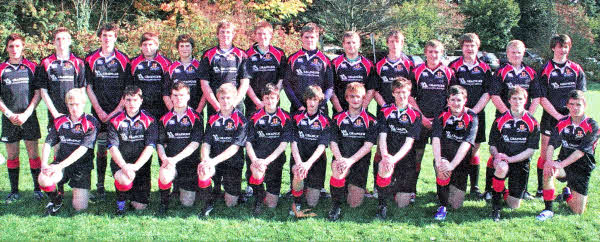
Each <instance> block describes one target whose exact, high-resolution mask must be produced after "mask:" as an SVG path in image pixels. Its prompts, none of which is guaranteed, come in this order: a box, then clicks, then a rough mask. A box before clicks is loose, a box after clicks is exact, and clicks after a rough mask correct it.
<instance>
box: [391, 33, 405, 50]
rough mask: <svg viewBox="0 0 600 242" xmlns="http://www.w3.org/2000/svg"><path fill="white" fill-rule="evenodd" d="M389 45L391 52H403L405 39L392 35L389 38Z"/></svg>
mask: <svg viewBox="0 0 600 242" xmlns="http://www.w3.org/2000/svg"><path fill="white" fill-rule="evenodd" d="M387 46H388V51H389V52H390V53H399V52H402V48H404V41H402V40H401V39H400V38H398V37H396V36H392V37H390V38H388V40H387Z"/></svg>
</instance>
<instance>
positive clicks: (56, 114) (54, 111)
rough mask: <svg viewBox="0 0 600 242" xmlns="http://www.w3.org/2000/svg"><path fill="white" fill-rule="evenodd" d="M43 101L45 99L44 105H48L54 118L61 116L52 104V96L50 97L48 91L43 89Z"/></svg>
mask: <svg viewBox="0 0 600 242" xmlns="http://www.w3.org/2000/svg"><path fill="white" fill-rule="evenodd" d="M41 93H42V99H44V103H46V107H47V108H48V111H50V114H51V115H52V117H54V118H56V117H57V116H58V114H59V112H58V110H56V107H54V103H53V102H52V99H50V95H48V91H47V90H46V89H42V92H41Z"/></svg>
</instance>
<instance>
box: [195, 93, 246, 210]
mask: <svg viewBox="0 0 600 242" xmlns="http://www.w3.org/2000/svg"><path fill="white" fill-rule="evenodd" d="M236 95H237V89H236V88H235V86H234V85H233V84H231V83H229V82H226V83H224V84H223V85H221V86H220V87H219V88H218V89H217V99H218V101H219V106H220V107H221V110H219V112H218V113H216V114H214V115H212V116H210V118H209V119H208V125H207V126H206V133H205V135H204V138H203V141H202V151H201V152H202V153H201V156H200V160H201V162H200V164H199V165H198V169H197V171H198V187H200V191H201V195H202V196H203V197H204V198H205V199H206V204H205V206H204V209H203V210H202V213H201V214H199V215H198V216H199V217H206V216H209V215H210V212H211V211H212V210H213V208H214V198H213V197H212V194H211V192H210V188H211V187H210V185H211V178H212V179H213V180H216V179H219V180H220V179H221V178H222V179H223V180H222V181H215V183H216V184H223V187H224V188H225V205H227V207H233V206H235V205H236V204H237V202H238V198H239V196H240V193H241V189H242V187H241V186H242V169H243V168H244V157H243V155H244V150H243V148H240V147H244V145H246V139H247V126H248V124H247V123H248V121H247V120H246V117H244V114H242V112H240V111H239V110H238V109H236V108H235V107H234V105H236V100H237V97H236ZM215 173H218V174H221V175H222V176H216V177H213V175H215ZM221 182H222V183H221Z"/></svg>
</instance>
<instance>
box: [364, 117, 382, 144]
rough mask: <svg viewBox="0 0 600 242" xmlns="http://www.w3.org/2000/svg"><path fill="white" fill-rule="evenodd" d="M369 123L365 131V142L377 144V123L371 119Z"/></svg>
mask: <svg viewBox="0 0 600 242" xmlns="http://www.w3.org/2000/svg"><path fill="white" fill-rule="evenodd" d="M370 123H371V124H370V125H369V128H368V129H367V136H366V139H365V141H366V142H370V143H372V144H377V137H378V136H379V133H378V132H377V121H375V120H374V119H373V120H371V122H370Z"/></svg>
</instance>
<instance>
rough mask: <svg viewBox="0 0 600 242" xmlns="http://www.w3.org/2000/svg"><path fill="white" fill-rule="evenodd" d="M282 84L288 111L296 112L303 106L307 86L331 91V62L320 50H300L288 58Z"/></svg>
mask: <svg viewBox="0 0 600 242" xmlns="http://www.w3.org/2000/svg"><path fill="white" fill-rule="evenodd" d="M283 84H284V87H285V93H286V95H287V97H288V99H289V100H290V102H291V103H292V107H291V109H290V110H298V108H300V107H302V106H304V100H303V99H302V95H304V91H305V90H306V88H308V86H312V85H316V86H319V87H321V89H323V92H325V91H326V90H327V89H333V69H332V66H331V61H330V60H329V58H327V56H325V54H323V52H321V51H320V50H311V51H308V50H304V49H301V50H299V51H297V52H296V53H294V54H292V55H290V57H289V58H288V64H287V66H286V71H285V76H284V78H283Z"/></svg>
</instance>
